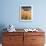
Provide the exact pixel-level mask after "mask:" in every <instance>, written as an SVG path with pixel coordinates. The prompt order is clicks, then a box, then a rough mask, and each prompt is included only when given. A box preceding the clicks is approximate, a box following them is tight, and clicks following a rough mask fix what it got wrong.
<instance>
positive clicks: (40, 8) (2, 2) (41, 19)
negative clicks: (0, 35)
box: [0, 0, 46, 32]
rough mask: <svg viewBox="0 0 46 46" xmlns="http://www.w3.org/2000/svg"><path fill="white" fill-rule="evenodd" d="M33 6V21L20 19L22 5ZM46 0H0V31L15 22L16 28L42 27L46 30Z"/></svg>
mask: <svg viewBox="0 0 46 46" xmlns="http://www.w3.org/2000/svg"><path fill="white" fill-rule="evenodd" d="M23 4H24V5H32V6H33V20H32V22H31V21H30V22H22V21H20V20H19V8H20V5H23ZM45 4H46V0H0V31H1V29H2V28H4V27H6V26H8V25H9V24H13V25H14V26H15V28H29V27H30V28H31V27H40V28H42V29H44V31H45V32H46V5H45Z"/></svg>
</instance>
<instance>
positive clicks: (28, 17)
mask: <svg viewBox="0 0 46 46" xmlns="http://www.w3.org/2000/svg"><path fill="white" fill-rule="evenodd" d="M20 20H22V21H32V6H27V5H25V6H20Z"/></svg>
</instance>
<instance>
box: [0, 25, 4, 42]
mask: <svg viewBox="0 0 46 46" xmlns="http://www.w3.org/2000/svg"><path fill="white" fill-rule="evenodd" d="M4 28H5V25H4V24H0V43H2V36H3V35H2V32H5V31H4V30H3V29H4Z"/></svg>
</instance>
